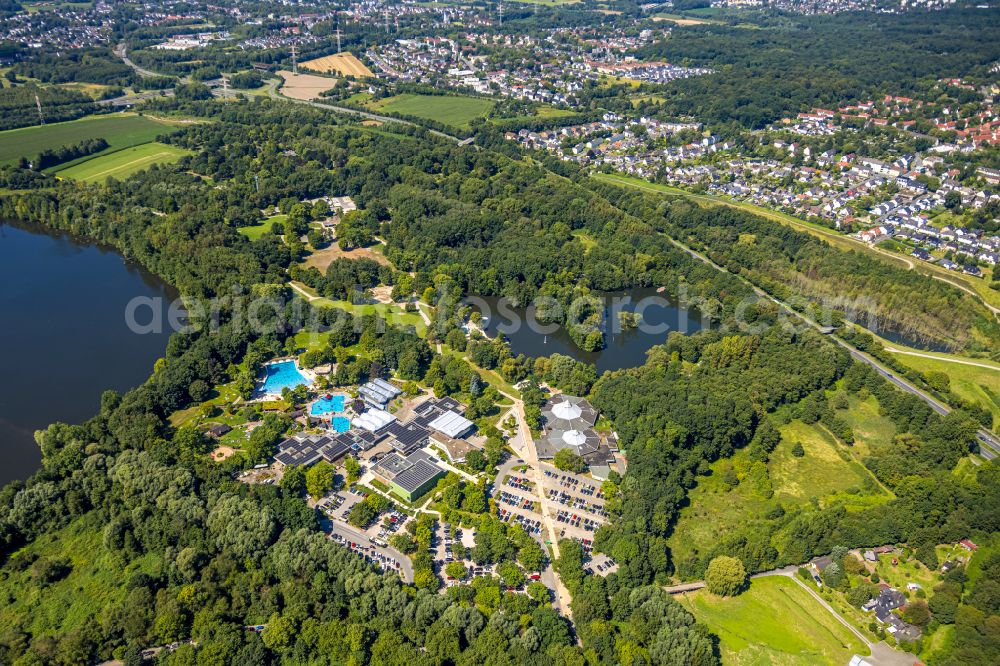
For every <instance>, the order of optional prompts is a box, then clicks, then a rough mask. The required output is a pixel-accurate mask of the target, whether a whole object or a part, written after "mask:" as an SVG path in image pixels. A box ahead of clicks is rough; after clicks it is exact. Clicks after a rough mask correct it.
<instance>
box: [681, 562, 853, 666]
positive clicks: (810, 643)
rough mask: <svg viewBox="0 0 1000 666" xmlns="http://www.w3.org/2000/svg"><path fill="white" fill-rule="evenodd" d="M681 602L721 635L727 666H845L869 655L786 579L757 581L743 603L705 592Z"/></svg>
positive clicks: (840, 625)
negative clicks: (861, 655)
mask: <svg viewBox="0 0 1000 666" xmlns="http://www.w3.org/2000/svg"><path fill="white" fill-rule="evenodd" d="M678 599H679V600H680V602H681V603H682V604H683V605H684V606H685V607H686V608H687V609H688V610H689V611H691V613H693V614H694V616H695V617H696V618H698V620H699V621H700V622H702V623H703V624H705V625H706V626H708V628H709V629H711V630H712V631H713V632H714V633H716V634H718V636H719V649H720V652H721V653H722V663H723V664H726V665H727V666H742V665H744V664H746V665H750V664H754V665H757V664H782V665H791V664H830V665H831V666H832V665H836V666H841V665H842V664H846V663H847V662H848V661H849V660H850V658H851V656H852V655H854V654H863V655H864V654H868V649H867V648H866V647H865V646H864V644H863V643H862V642H861V640H860V639H858V637H857V636H855V635H854V634H853V633H852V632H851V631H850V630H849V629H848V628H847V627H845V626H844V625H843V624H841V623H840V622H839V621H838V620H837V618H835V617H834V616H833V615H832V614H831V613H830V612H829V611H827V610H826V609H825V608H823V607H822V606H821V605H820V604H819V602H818V601H816V599H814V598H813V597H812V596H811V595H810V594H809V593H808V592H807V591H806V590H804V589H802V587H800V586H799V584H798V583H796V582H795V581H794V580H792V579H791V578H787V577H785V576H767V577H764V578H756V579H754V580H753V581H752V582H751V584H750V589H748V590H747V591H746V592H744V593H743V594H741V595H739V596H737V597H729V598H726V597H717V596H715V595H714V594H711V593H709V592H708V591H706V590H699V591H698V592H694V593H689V594H685V595H683V597H678Z"/></svg>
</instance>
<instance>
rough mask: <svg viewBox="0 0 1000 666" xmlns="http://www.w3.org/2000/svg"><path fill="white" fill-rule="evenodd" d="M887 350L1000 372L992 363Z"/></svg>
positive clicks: (893, 351) (900, 350)
mask: <svg viewBox="0 0 1000 666" xmlns="http://www.w3.org/2000/svg"><path fill="white" fill-rule="evenodd" d="M885 350H886V351H887V352H890V353H893V354H905V355H906V356H919V357H920V358H930V359H934V360H935V361H944V362H945V363H958V364H960V365H974V366H976V367H977V368H986V369H987V370H993V371H996V372H1000V366H996V365H992V364H990V363H978V362H976V361H966V360H965V359H961V358H946V357H944V356H935V355H934V354H924V353H921V352H914V351H903V350H902V349H896V348H895V347H886V348H885Z"/></svg>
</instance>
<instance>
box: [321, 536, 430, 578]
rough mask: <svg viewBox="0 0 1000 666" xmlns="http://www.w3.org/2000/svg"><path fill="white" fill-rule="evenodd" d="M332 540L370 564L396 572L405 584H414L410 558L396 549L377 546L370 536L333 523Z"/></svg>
mask: <svg viewBox="0 0 1000 666" xmlns="http://www.w3.org/2000/svg"><path fill="white" fill-rule="evenodd" d="M329 530H330V538H331V539H332V540H333V541H335V542H336V543H339V544H340V545H342V546H344V547H345V548H347V549H348V550H350V551H351V552H353V553H355V554H357V555H358V556H360V557H363V558H365V560H367V561H368V562H371V563H372V564H376V565H378V566H380V567H382V569H383V570H385V571H396V572H397V573H399V575H400V576H401V577H402V578H403V581H404V582H407V583H410V582H413V566H412V564H411V563H410V558H408V557H406V555H403V554H402V553H400V552H399V551H398V550H396V549H395V548H389V547H385V546H380V545H377V544H375V543H374V542H373V541H372V539H370V538H369V537H368V535H366V534H364V533H363V532H360V531H358V530H356V529H354V528H353V527H349V526H347V525H342V524H340V523H336V522H332V521H331V523H330V525H329Z"/></svg>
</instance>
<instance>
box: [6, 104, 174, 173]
mask: <svg viewBox="0 0 1000 666" xmlns="http://www.w3.org/2000/svg"><path fill="white" fill-rule="evenodd" d="M171 129H172V127H171V125H169V124H167V123H164V122H161V121H158V120H152V119H150V118H148V117H146V116H137V115H134V114H117V115H112V116H87V117H86V118H80V119H79V120H70V121H68V122H64V123H51V124H48V125H36V126H34V127H22V128H20V129H13V130H7V131H5V132H0V165H3V164H15V163H17V160H18V159H19V158H20V157H27V158H32V157H34V156H35V155H37V154H38V153H40V152H41V151H43V150H49V149H53V148H60V147H62V146H69V145H74V144H78V143H80V142H81V141H84V140H86V139H101V138H103V139H104V140H105V141H107V142H108V149H107V150H105V151H104V152H103V153H99V154H106V153H110V152H113V151H116V150H121V149H122V148H130V147H132V146H138V145H140V144H143V143H149V142H150V141H152V140H154V139H155V138H156V137H158V136H160V135H161V134H166V133H169V132H170V131H171ZM87 159H93V156H90V157H87V158H82V159H81V160H77V162H81V161H83V160H87ZM69 164H73V163H68V164H63V165H60V167H61V168H66V167H67V166H68V165H69Z"/></svg>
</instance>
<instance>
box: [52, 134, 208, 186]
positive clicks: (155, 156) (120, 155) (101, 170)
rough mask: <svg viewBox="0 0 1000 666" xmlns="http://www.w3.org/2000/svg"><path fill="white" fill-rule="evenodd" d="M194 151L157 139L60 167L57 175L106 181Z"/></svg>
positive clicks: (95, 181)
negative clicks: (63, 167)
mask: <svg viewBox="0 0 1000 666" xmlns="http://www.w3.org/2000/svg"><path fill="white" fill-rule="evenodd" d="M190 154H191V151H189V150H185V149H184V148H178V147H177V146H170V145H167V144H165V143H157V142H155V141H154V142H152V143H144V144H142V145H141V146H136V147H134V148H125V149H123V150H118V151H115V152H113V153H103V154H101V155H99V156H97V157H94V158H91V159H89V160H87V161H86V162H81V163H79V164H75V165H73V166H71V167H69V168H66V169H62V170H60V171H57V172H56V175H57V176H59V177H60V178H70V179H72V180H82V181H84V182H87V183H98V182H103V181H104V180H105V179H106V178H117V179H118V180H122V179H124V178H128V177H129V176H131V175H132V174H134V173H138V172H139V171H142V170H143V169H148V168H149V167H151V166H153V165H154V164H172V163H173V162H176V161H178V160H179V159H180V158H182V157H184V156H185V155H190Z"/></svg>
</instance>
